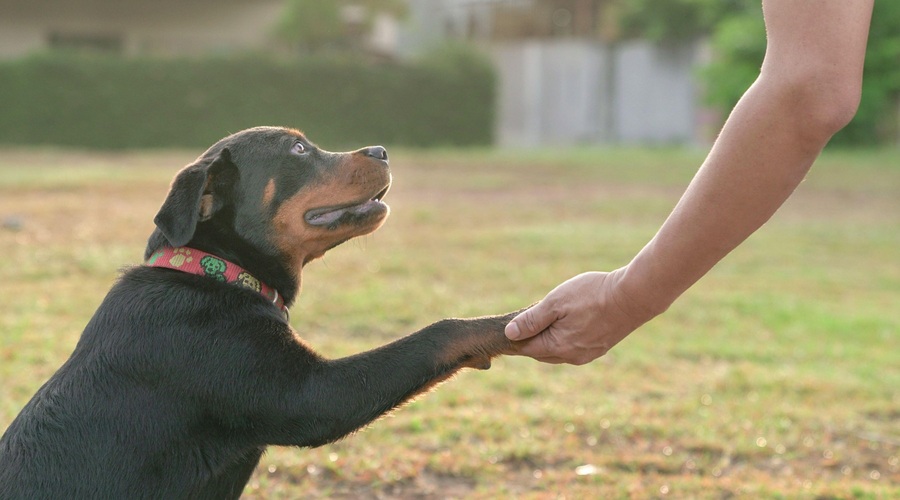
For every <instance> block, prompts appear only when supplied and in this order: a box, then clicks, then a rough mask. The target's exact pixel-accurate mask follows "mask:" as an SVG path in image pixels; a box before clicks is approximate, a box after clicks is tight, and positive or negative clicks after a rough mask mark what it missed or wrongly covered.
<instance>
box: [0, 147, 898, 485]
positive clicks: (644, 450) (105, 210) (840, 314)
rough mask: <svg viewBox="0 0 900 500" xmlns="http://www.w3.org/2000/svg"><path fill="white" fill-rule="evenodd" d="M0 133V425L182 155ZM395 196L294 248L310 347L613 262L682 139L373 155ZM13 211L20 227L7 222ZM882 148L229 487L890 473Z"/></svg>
mask: <svg viewBox="0 0 900 500" xmlns="http://www.w3.org/2000/svg"><path fill="white" fill-rule="evenodd" d="M3 153H4V154H0V223H4V221H7V225H9V222H8V221H10V220H13V219H14V221H13V222H16V223H18V224H19V225H21V227H20V228H19V229H15V230H14V229H11V228H8V227H7V228H0V252H2V255H3V256H4V259H2V260H0V271H2V275H3V276H4V285H3V286H2V287H0V428H5V427H6V426H7V425H8V424H9V422H10V421H11V420H12V418H14V416H15V415H16V413H17V412H18V411H19V409H20V408H21V407H22V405H24V404H25V402H26V401H27V400H28V398H29V397H30V396H31V394H33V392H34V391H35V390H36V389H37V388H38V387H39V386H40V385H41V384H42V383H43V381H44V380H46V378H47V377H49V376H50V375H51V374H52V373H53V371H54V370H55V369H56V368H57V367H58V366H59V365H60V364H61V363H62V362H63V361H64V360H65V358H66V357H67V356H68V354H69V353H70V352H71V350H72V348H73V347H74V345H75V342H76V341H77V339H78V336H79V334H80V332H81V329H82V328H83V326H84V324H85V323H86V322H87V320H88V319H89V317H90V316H91V314H92V313H93V311H94V309H95V308H96V307H97V305H98V304H99V302H100V300H101V299H102V298H103V295H104V293H105V291H106V290H107V289H108V288H109V286H110V284H111V283H112V281H113V280H114V279H115V276H116V274H117V272H118V271H117V270H118V269H119V268H121V267H122V266H124V265H128V264H134V263H137V262H138V261H139V259H140V256H141V255H142V252H143V244H144V242H145V239H146V236H147V235H148V234H149V232H150V229H151V220H152V218H153V215H154V214H155V213H156V210H157V208H158V206H159V203H160V202H161V201H162V198H163V196H164V194H165V192H166V189H167V186H168V183H169V181H170V179H171V177H172V175H173V174H174V172H175V171H176V170H177V169H178V168H179V167H180V166H181V165H184V164H186V163H187V162H189V161H190V160H191V159H192V158H193V157H194V156H196V153H197V152H180V151H172V152H153V153H108V154H107V153H104V154H97V153H86V152H77V151H76V152H72V151H65V150H43V149H42V150H6V151H4V152H3ZM391 154H392V159H393V162H394V165H393V169H394V178H395V182H394V187H393V188H392V190H391V193H390V194H389V195H388V198H387V201H388V202H389V203H390V204H391V206H392V209H393V214H392V215H391V218H390V219H389V220H388V222H387V224H386V225H385V227H383V228H382V229H381V230H379V231H378V232H377V233H375V234H373V235H371V236H368V237H365V238H362V239H358V240H354V241H351V242H349V243H347V244H345V245H343V246H342V247H339V248H337V249H335V250H332V251H331V252H329V254H328V255H326V256H325V258H324V259H322V260H321V261H318V262H315V263H313V264H311V265H310V266H309V267H308V268H307V270H306V272H305V274H304V284H303V294H302V295H301V298H300V301H299V303H298V304H297V305H295V306H294V308H293V311H292V318H293V323H294V326H295V328H296V329H297V330H298V331H299V332H301V334H302V336H303V337H304V338H306V339H307V340H308V341H309V342H310V343H311V344H312V345H313V346H316V347H317V348H318V349H319V350H320V351H321V352H322V353H324V354H326V355H328V356H333V357H337V356H343V355H348V354H351V353H356V352H359V351H362V350H366V349H369V348H372V347H375V346H377V345H380V344H383V343H385V342H387V341H389V340H391V339H394V338H397V337H399V336H401V335H404V334H406V333H409V332H411V331H413V330H415V329H418V328H420V327H422V326H424V325H426V324H428V323H431V322H433V321H435V320H437V319H440V318H443V317H448V316H472V315H482V314H491V313H499V312H505V311H508V310H512V309H516V308H519V307H522V306H524V305H526V304H529V303H531V302H533V301H535V300H537V299H539V298H540V297H541V296H543V294H545V293H546V292H547V291H549V290H550V289H551V288H552V287H554V286H555V285H557V284H558V283H559V282H561V281H563V280H565V279H567V278H569V277H571V276H573V275H575V274H577V273H580V272H583V271H587V270H609V269H613V268H615V267H618V266H621V265H623V264H625V263H626V262H627V261H628V259H629V258H630V257H631V256H633V255H634V253H635V252H637V251H638V250H639V249H640V248H641V246H642V245H643V244H644V243H645V242H646V241H647V240H648V239H649V238H650V237H651V236H652V235H653V233H654V232H655V231H656V229H657V228H658V227H659V225H660V224H661V223H662V221H663V220H664V219H665V217H666V215H667V214H668V211H669V210H670V209H671V207H672V206H673V205H674V203H675V201H676V200H677V199H678V196H679V195H680V193H681V192H682V190H683V188H684V186H685V185H686V184H687V182H689V180H690V178H691V176H692V175H693V173H694V172H695V170H696V168H697V166H698V165H699V163H700V162H701V161H702V153H701V152H698V151H688V150H667V149H660V150H627V149H614V150H605V149H587V148H586V149H578V150H573V151H551V150H535V151H488V150H484V151H476V150H464V151H450V150H447V151H437V152H433V151H432V152H423V151H409V150H407V151H393V150H392V151H391ZM12 225H16V224H12ZM898 256H900V153H897V152H896V151H895V152H889V151H879V152H863V153H849V152H833V153H829V154H827V155H826V156H825V157H823V158H822V159H821V161H820V162H819V163H818V164H817V166H816V167H815V168H814V169H813V171H812V173H811V174H810V176H809V178H808V180H807V181H805V182H804V183H803V185H801V187H800V189H799V190H798V192H797V193H796V194H795V196H794V197H793V198H792V199H791V200H790V201H789V202H788V203H787V204H786V206H785V207H784V208H783V209H782V210H781V211H780V212H779V213H778V214H777V215H776V216H775V217H774V218H773V220H772V221H771V222H770V223H769V224H768V225H767V226H766V227H764V228H763V229H762V230H761V231H759V232H758V233H757V234H756V235H754V236H753V237H751V238H750V239H749V240H748V241H747V242H746V243H745V244H744V245H742V246H741V247H740V248H739V249H738V250H736V251H735V252H733V253H732V255H730V256H729V257H728V258H726V259H725V260H724V261H723V262H722V263H721V264H720V265H719V266H717V267H716V268H715V269H714V270H713V271H712V272H711V273H710V274H709V275H708V276H707V277H706V278H704V279H703V280H702V281H701V282H700V283H698V284H697V285H696V286H695V287H694V288H693V289H691V290H690V291H689V292H688V293H687V294H685V296H684V297H682V298H681V299H680V300H679V301H678V302H677V303H676V304H675V305H674V306H673V307H672V308H671V309H670V310H669V311H668V312H667V313H666V314H665V315H663V316H661V317H660V318H657V319H656V320H654V321H652V322H651V323H650V324H648V325H646V326H645V327H644V328H643V329H642V330H640V331H638V332H636V333H635V334H633V335H632V336H631V337H629V338H628V339H626V340H625V341H623V342H622V343H621V345H619V346H617V347H616V348H615V349H614V350H613V351H612V352H611V353H610V354H608V355H607V356H605V357H604V358H601V359H600V360H597V361H596V362H594V363H592V364H589V365H586V366H583V367H571V366H550V365H542V364H539V363H536V362H534V361H532V360H529V359H524V358H505V359H500V360H497V361H496V362H495V363H494V367H493V368H492V369H491V370H490V371H488V372H465V373H463V374H461V375H460V376H458V377H456V378H455V379H453V380H451V381H450V382H448V383H446V384H444V385H442V386H441V387H440V388H438V389H437V390H436V391H434V392H433V393H431V394H429V395H427V396H425V397H423V398H420V399H419V400H417V401H415V402H414V403H411V404H409V405H407V406H406V407H404V408H402V409H401V410H399V411H397V412H395V413H394V414H392V415H391V416H390V417H388V418H385V419H382V420H380V421H378V422H376V423H374V424H373V425H372V426H370V427H369V428H367V429H366V430H364V431H362V432H359V433H357V434H356V435H354V436H351V437H349V438H347V439H345V440H343V441H341V442H338V443H335V444H332V445H328V446H324V447H321V448H318V449H315V450H306V449H289V448H273V449H271V450H270V452H269V453H268V454H267V455H266V456H265V457H264V458H263V460H262V462H261V464H260V468H259V470H258V471H257V473H256V475H255V476H254V477H253V479H252V480H251V482H250V484H249V486H248V488H247V491H246V496H247V497H248V498H298V497H307V498H308V497H312V498H316V497H321V498H360V497H361V498H375V497H386V498H408V497H419V498H421V497H426V498H430V497H436V498H445V497H466V498H496V497H515V498H552V497H557V496H565V497H567V498H628V497H634V498H646V497H666V496H668V497H673V498H684V497H695V498H721V497H739V498H758V497H771V498H816V497H819V498H892V497H897V496H898V495H900V429H898V427H897V422H898V421H900V389H898V388H900V355H898V353H900V258H898Z"/></svg>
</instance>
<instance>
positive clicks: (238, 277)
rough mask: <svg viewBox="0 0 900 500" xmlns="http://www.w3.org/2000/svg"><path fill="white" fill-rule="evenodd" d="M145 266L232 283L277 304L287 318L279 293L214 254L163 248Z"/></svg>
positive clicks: (195, 250)
mask: <svg viewBox="0 0 900 500" xmlns="http://www.w3.org/2000/svg"><path fill="white" fill-rule="evenodd" d="M144 265H147V266H150V267H164V268H166V269H175V270H176V271H181V272H185V273H188V274H196V275H199V276H206V277H207V278H212V279H214V280H216V281H221V282H222V283H233V284H235V285H238V286H240V287H243V288H248V289H250V290H253V291H255V292H257V293H259V294H260V295H262V296H263V297H265V298H266V299H267V300H269V301H270V302H272V303H273V304H275V305H276V306H277V307H278V308H279V309H281V311H282V312H283V313H284V315H285V317H287V315H288V309H287V307H285V306H284V298H283V297H282V296H281V294H280V293H278V290H275V289H274V288H272V287H270V286H269V285H266V284H265V283H263V282H261V281H259V280H258V279H256V278H254V277H253V276H252V275H251V274H250V273H248V272H247V271H245V270H244V269H243V268H241V267H239V266H238V265H237V264H234V263H232V262H228V261H227V260H225V259H221V258H219V257H216V256H215V255H213V254H210V253H206V252H201V251H200V250H197V249H194V248H188V247H178V248H171V247H164V248H162V249H161V250H158V251H156V252H154V253H153V255H151V256H150V258H149V259H147V262H145V263H144Z"/></svg>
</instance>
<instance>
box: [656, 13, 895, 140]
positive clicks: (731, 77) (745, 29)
mask: <svg viewBox="0 0 900 500" xmlns="http://www.w3.org/2000/svg"><path fill="white" fill-rule="evenodd" d="M642 1H653V0H642ZM680 1H687V0H680ZM698 1H699V0H698ZM752 4H755V6H753V7H750V5H752ZM711 43H712V47H713V52H714V53H715V59H714V61H713V62H712V63H711V64H710V65H709V66H708V67H707V68H705V69H704V71H703V72H702V77H703V80H704V82H705V84H706V97H707V101H708V102H709V104H711V105H712V106H714V107H717V108H718V109H720V110H722V111H723V112H727V111H728V110H730V109H731V108H733V107H734V105H735V104H736V103H737V101H738V99H740V97H741V96H742V95H743V93H744V91H745V90H746V89H747V88H748V87H749V86H750V85H751V84H752V83H753V81H754V80H755V79H756V77H757V76H758V75H759V67H760V65H761V64H762V60H763V57H764V55H765V50H766V41H765V26H764V24H763V19H762V14H761V12H760V9H759V5H758V3H756V2H751V3H749V4H747V3H745V5H744V7H743V8H740V9H735V10H733V11H731V12H729V13H728V14H727V15H725V16H724V17H723V18H722V19H721V20H720V21H719V22H718V23H717V24H716V26H715V29H714V30H713V31H712V36H711ZM898 99H900V2H875V11H874V14H873V16H872V26H871V30H870V35H869V45H868V50H867V52H866V66H865V72H864V78H863V90H862V101H861V103H860V106H859V111H858V112H857V114H856V117H855V118H854V119H853V121H852V122H851V123H850V124H849V125H848V126H847V127H845V128H844V130H842V131H841V132H840V133H838V134H837V135H836V136H835V137H834V139H832V144H838V145H871V144H877V143H885V142H889V141H891V140H896V137H897V127H898V124H897V120H898V116H897V114H898V111H897V109H898Z"/></svg>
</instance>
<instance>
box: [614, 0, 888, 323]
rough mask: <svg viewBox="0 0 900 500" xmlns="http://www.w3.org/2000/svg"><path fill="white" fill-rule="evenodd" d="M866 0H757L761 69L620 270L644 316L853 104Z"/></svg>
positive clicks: (780, 192)
mask: <svg viewBox="0 0 900 500" xmlns="http://www.w3.org/2000/svg"><path fill="white" fill-rule="evenodd" d="M871 7H872V2H871V0H860V1H858V2H842V1H840V0H823V1H820V2H815V3H811V2H779V1H775V0H772V1H764V2H763V10H764V14H765V17H766V26H767V30H768V35H769V44H768V49H767V52H766V60H765V62H764V63H763V67H762V72H761V73H760V77H759V78H758V79H757V81H756V82H755V83H754V84H753V86H752V87H751V88H750V89H749V90H748V91H747V93H746V94H745V95H744V97H743V98H742V99H741V101H740V102H739V103H738V105H737V106H736V107H735V109H734V110H733V112H732V114H731V116H730V117H729V118H728V120H727V122H726V124H725V126H724V127H723V129H722V132H721V134H720V136H719V138H718V140H717V141H716V143H715V145H714V146H713V149H712V151H711V152H710V154H709V156H708V157H707V159H706V161H705V162H704V164H703V166H702V167H701V169H700V170H699V171H698V173H697V175H696V176H695V178H694V180H693V181H692V182H691V184H690V186H689V187H688V189H687V191H686V192H685V194H684V196H683V197H682V199H681V200H680V201H679V203H678V204H677V205H676V207H675V209H674V210H673V212H672V214H671V215H670V216H669V218H668V219H667V220H666V222H665V224H663V226H662V227H661V228H660V230H659V232H658V233H657V235H656V236H655V237H654V238H653V239H652V240H651V241H650V243H648V244H647V246H646V247H645V248H644V249H643V250H642V251H641V252H640V253H639V254H638V255H637V256H636V257H635V258H634V260H633V261H632V262H631V263H630V264H629V265H628V266H627V268H626V269H625V270H624V271H625V272H624V273H623V279H622V280H621V282H620V290H621V292H622V293H623V294H624V295H625V296H627V297H628V298H629V299H630V300H628V302H629V303H631V304H633V306H634V307H635V308H636V310H635V314H637V315H639V316H640V317H643V318H644V319H646V318H648V317H652V316H653V315H655V314H658V313H659V312H661V311H663V310H665V309H666V308H667V307H668V306H669V304H671V303H672V302H673V301H674V300H675V299H676V298H677V297H678V296H679V295H681V294H682V293H683V292H684V291H685V290H687V289H688V288H689V287H690V286H691V285H693V284H694V282H696V281H697V280H698V279H700V277H702V276H703V275H704V274H706V273H707V272H708V271H709V270H710V269H711V268H712V267H713V266H714V265H715V264H716V263H717V262H719V261H720V260H721V259H722V258H723V257H724V256H725V255H727V254H728V253H729V252H730V251H731V250H733V249H734V248H735V247H736V246H738V245H739V244H740V243H741V242H743V241H744V240H745V239H746V238H747V237H748V236H750V235H751V234H752V233H753V232H754V231H756V230H757V229H758V228H759V227H760V226H762V225H763V224H764V223H765V222H766V221H767V220H768V219H769V218H770V217H771V216H772V215H773V214H774V213H775V211H776V210H778V208H779V207H780V206H781V205H782V204H783V203H784V201H785V200H786V199H787V198H788V197H789V196H790V194H791V193H792V192H793V191H794V189H795V188H796V187H797V185H798V184H799V183H800V182H801V181H802V180H803V177H804V176H805V175H806V173H807V171H808V170H809V168H810V166H811V165H812V163H813V162H814V161H815V159H816V157H817V156H818V155H819V153H820V152H821V150H822V148H823V147H824V146H825V144H826V143H827V142H828V140H829V139H830V138H831V136H832V135H833V134H834V133H835V132H837V131H838V130H840V129H841V128H842V127H843V126H844V125H845V124H846V123H847V121H849V120H850V119H851V118H852V116H853V114H854V113H855V111H856V107H857V106H858V103H859V94H860V87H861V82H862V61H863V59H864V54H865V45H866V44H865V42H866V36H867V33H868V22H869V18H870V16H871Z"/></svg>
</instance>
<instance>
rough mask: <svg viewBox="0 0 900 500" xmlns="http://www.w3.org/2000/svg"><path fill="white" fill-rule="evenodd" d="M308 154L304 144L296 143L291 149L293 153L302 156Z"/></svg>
mask: <svg viewBox="0 0 900 500" xmlns="http://www.w3.org/2000/svg"><path fill="white" fill-rule="evenodd" d="M305 152H306V146H304V145H303V143H302V142H295V143H294V146H293V147H292V148H291V153H294V154H297V155H302V154H303V153H305Z"/></svg>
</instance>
